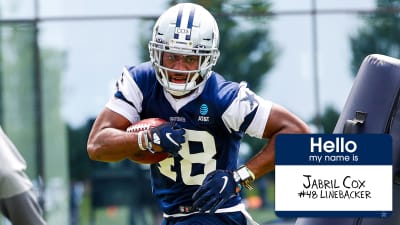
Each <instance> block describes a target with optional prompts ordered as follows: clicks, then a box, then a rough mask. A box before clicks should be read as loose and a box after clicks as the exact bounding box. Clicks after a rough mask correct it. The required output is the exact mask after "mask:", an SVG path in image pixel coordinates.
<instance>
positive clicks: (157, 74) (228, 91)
mask: <svg viewBox="0 0 400 225" xmlns="http://www.w3.org/2000/svg"><path fill="white" fill-rule="evenodd" d="M218 44H219V30H218V25H217V23H216V21H215V19H214V17H213V16H212V15H211V14H210V13H209V12H208V11H207V10H206V9H205V8H203V7H202V6H200V5H197V4H192V3H180V4H177V5H175V6H173V7H171V8H169V9H168V10H166V11H165V12H164V13H163V14H162V15H161V16H160V17H159V18H158V20H157V22H156V24H155V25H154V29H153V36H152V39H151V40H150V42H149V44H148V47H149V53H150V61H149V62H144V63H142V64H139V65H136V66H131V67H125V68H123V73H122V77H121V78H120V79H119V80H118V81H117V82H116V90H115V93H114V95H113V96H112V98H111V99H110V100H109V102H108V103H107V104H106V107H105V108H104V110H103V111H102V112H101V113H100V115H99V116H98V117H97V119H96V121H95V123H94V125H93V128H92V130H91V133H90V135H89V139H88V145H87V150H88V154H89V156H90V158H91V159H93V160H99V161H119V160H122V159H126V158H129V159H131V160H133V161H136V162H148V161H149V158H151V157H152V154H153V153H154V152H155V151H162V152H168V153H170V155H171V156H170V157H168V158H166V159H164V160H162V161H160V162H158V163H153V164H151V179H152V185H153V193H154V195H155V196H156V197H157V199H158V201H159V204H160V206H161V208H162V210H163V214H164V215H163V216H164V220H163V224H168V225H173V224H176V225H178V224H179V225H183V224H246V223H247V222H246V220H249V221H251V222H253V223H255V222H254V221H252V219H251V217H250V216H249V214H248V213H247V212H246V210H245V207H244V205H243V204H242V201H241V196H240V195H239V192H240V190H241V189H242V188H243V187H246V188H251V183H252V182H253V181H254V180H255V179H257V178H259V177H261V176H263V175H264V174H266V173H268V172H271V171H272V170H273V169H274V148H275V144H274V143H275V137H276V136H277V135H278V134H281V133H308V132H309V128H308V127H307V125H306V124H305V123H304V122H303V121H302V120H301V119H299V118H298V117H297V116H295V115H294V114H292V113H291V112H289V111H288V110H287V109H285V108H284V107H282V106H280V105H278V104H275V103H273V102H271V101H267V100H265V99H263V98H261V97H260V96H258V95H256V94H255V93H254V92H252V91H251V90H249V89H248V88H247V87H246V83H245V82H242V83H235V82H231V81H227V80H225V79H224V78H223V77H222V76H221V75H219V74H218V73H216V72H214V71H213V70H212V67H213V66H214V65H215V64H216V63H217V60H218V57H219V49H218ZM146 118H162V119H164V120H166V121H168V122H167V123H164V124H161V125H159V126H156V127H154V128H151V129H149V130H148V131H146V132H138V133H128V132H125V130H126V129H127V128H128V127H129V126H130V125H131V124H133V123H135V122H137V121H140V120H143V119H146ZM244 134H248V135H250V136H253V137H257V138H265V139H268V142H267V145H266V146H264V147H263V149H261V150H260V152H259V153H258V154H257V155H255V156H254V157H252V158H251V159H250V160H249V161H248V162H247V163H246V164H244V165H238V151H239V146H240V141H241V139H242V137H243V135H244ZM150 161H151V160H150Z"/></svg>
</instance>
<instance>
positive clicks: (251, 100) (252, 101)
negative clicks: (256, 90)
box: [240, 92, 258, 110]
mask: <svg viewBox="0 0 400 225" xmlns="http://www.w3.org/2000/svg"><path fill="white" fill-rule="evenodd" d="M240 101H249V104H250V109H251V110H253V108H254V105H256V104H257V105H258V101H257V99H256V98H255V97H254V94H251V93H249V92H246V96H245V97H244V98H242V99H241V100H240Z"/></svg>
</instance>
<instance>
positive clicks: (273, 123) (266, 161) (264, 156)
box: [245, 104, 310, 179]
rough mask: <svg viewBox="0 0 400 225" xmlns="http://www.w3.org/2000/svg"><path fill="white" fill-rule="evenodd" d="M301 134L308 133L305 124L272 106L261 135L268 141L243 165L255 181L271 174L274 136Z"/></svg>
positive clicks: (279, 107) (285, 110)
mask: <svg viewBox="0 0 400 225" xmlns="http://www.w3.org/2000/svg"><path fill="white" fill-rule="evenodd" d="M301 133H303V134H304V133H310V129H309V127H308V126H307V124H306V123H305V122H303V121H302V120H301V119H300V118H299V117H297V116H296V115H294V114H293V113H291V112H290V111H288V110H287V109H285V108H284V107H282V106H280V105H277V104H273V106H272V109H271V112H270V116H269V118H268V121H267V123H266V126H265V128H264V133H263V138H265V139H268V142H267V144H266V145H265V146H264V147H263V148H262V149H261V151H260V152H258V154H256V155H255V156H253V157H252V158H251V159H250V160H249V161H248V162H247V163H246V164H245V165H246V167H247V168H248V169H249V170H250V171H251V172H252V173H253V174H254V175H255V178H256V179H257V178H258V177H261V176H262V175H264V174H266V173H268V172H271V171H272V170H274V167H275V139H276V136H277V135H278V134H301Z"/></svg>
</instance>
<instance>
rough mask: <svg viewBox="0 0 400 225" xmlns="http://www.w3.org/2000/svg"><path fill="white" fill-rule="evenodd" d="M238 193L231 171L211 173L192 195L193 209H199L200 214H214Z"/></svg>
mask: <svg viewBox="0 0 400 225" xmlns="http://www.w3.org/2000/svg"><path fill="white" fill-rule="evenodd" d="M239 191H240V187H239V184H238V183H237V182H235V180H234V178H233V172H232V171H228V170H216V171H213V172H211V173H209V174H208V175H207V176H206V178H205V179H204V181H203V184H202V185H201V186H200V187H199V188H198V189H197V191H196V192H195V193H194V194H193V196H192V199H193V201H194V203H193V208H197V209H199V211H200V212H201V213H204V212H206V211H208V210H210V213H214V212H215V211H216V210H217V209H219V208H220V207H221V206H223V205H224V203H225V202H227V201H228V200H229V199H231V198H233V197H235V196H236V195H237V194H238V193H239Z"/></svg>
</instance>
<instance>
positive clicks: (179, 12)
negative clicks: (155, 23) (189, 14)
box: [174, 5, 183, 39]
mask: <svg viewBox="0 0 400 225" xmlns="http://www.w3.org/2000/svg"><path fill="white" fill-rule="evenodd" d="M182 14H183V5H182V6H181V7H180V8H179V11H178V16H177V17H176V27H178V28H179V27H181V23H182ZM178 38H179V34H178V33H177V32H176V31H175V33H174V39H178Z"/></svg>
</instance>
